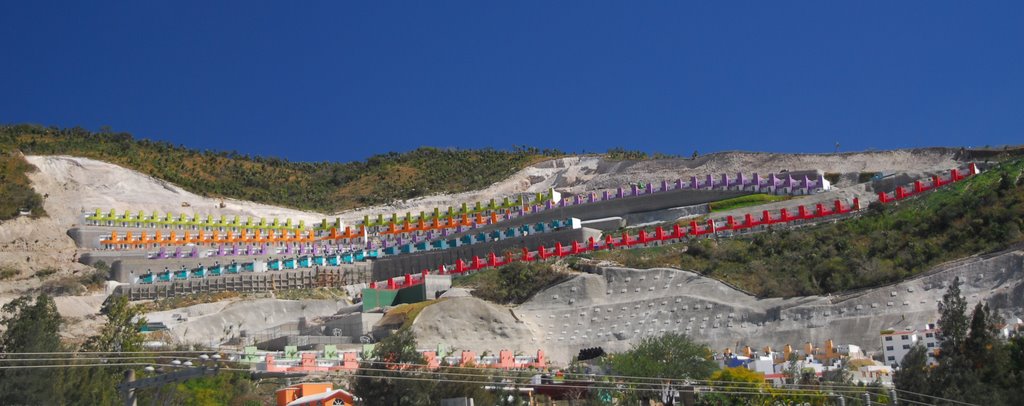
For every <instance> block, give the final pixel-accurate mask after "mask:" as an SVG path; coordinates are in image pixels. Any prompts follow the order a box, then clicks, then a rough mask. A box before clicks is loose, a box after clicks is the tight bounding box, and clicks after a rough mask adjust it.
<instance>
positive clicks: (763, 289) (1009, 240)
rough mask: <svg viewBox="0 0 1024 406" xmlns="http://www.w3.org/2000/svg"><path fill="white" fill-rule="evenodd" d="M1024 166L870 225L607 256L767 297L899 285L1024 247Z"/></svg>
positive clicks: (879, 210)
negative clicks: (959, 262)
mask: <svg viewBox="0 0 1024 406" xmlns="http://www.w3.org/2000/svg"><path fill="white" fill-rule="evenodd" d="M1022 229H1024V160H1021V159H1017V160H1013V161H1008V162H1005V163H1003V164H1001V165H998V166H996V167H994V168H992V169H991V170H990V171H988V172H984V173H982V174H981V175H979V176H977V177H974V178H971V179H969V180H967V181H965V182H963V183H959V184H955V185H952V186H950V187H947V188H944V189H940V190H938V191H935V192H933V193H930V194H927V195H924V196H921V197H919V198H915V199H911V200H908V201H903V202H900V203H899V204H898V205H896V206H881V205H875V206H872V210H870V211H869V213H868V214H866V215H864V216H863V217H861V218H857V219H852V220H848V221H842V222H838V223H835V224H825V225H821V226H817V227H810V228H801V229H794V230H785V231H776V232H766V233H761V234H755V235H753V236H751V237H745V238H734V239H723V240H697V241H692V242H690V243H689V245H688V246H687V247H682V246H675V247H673V246H668V247H656V248H646V249H636V250H626V251H605V252H600V253H597V254H594V255H593V257H594V258H596V259H603V260H613V261H616V262H619V263H622V264H624V265H626V266H630V267H641V268H647V267H659V266H671V267H674V268H680V269H688V270H694V271H697V272H699V273H701V274H702V275H705V276H709V277H713V278H716V279H720V280H724V281H726V282H729V283H732V284H734V285H735V286H737V287H740V288H742V289H744V290H746V291H748V292H751V293H753V294H755V295H757V296H761V297H778V296H783V297H791V296H803V295H815V294H826V293H832V292H839V291H844V290H849V289H859V288H864V287H870V286H877V285H880V284H885V283H893V282H896V281H899V280H902V279H904V278H907V277H910V276H912V275H916V274H919V273H920V272H922V271H924V270H926V269H928V268H929V267H931V266H934V265H935V264H937V263H940V262H943V261H949V260H953V259H957V258H963V257H967V256H970V255H975V254H981V253H986V252H991V251H996V250H1000V249H1004V248H1006V247H1009V246H1011V245H1013V244H1016V243H1019V242H1022V241H1024V234H1022V233H1021V230H1022Z"/></svg>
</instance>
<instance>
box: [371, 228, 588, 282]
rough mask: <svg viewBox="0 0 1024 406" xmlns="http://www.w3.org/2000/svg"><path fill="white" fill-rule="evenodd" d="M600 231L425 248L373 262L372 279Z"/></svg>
mask: <svg viewBox="0 0 1024 406" xmlns="http://www.w3.org/2000/svg"><path fill="white" fill-rule="evenodd" d="M600 236H601V232H600V231H598V230H594V229H590V228H580V229H575V230H572V229H570V230H560V231H553V232H550V233H544V234H534V235H529V236H526V237H521V238H516V239H508V240H502V241H496V242H493V243H488V244H473V245H464V246H461V247H458V248H452V249H447V250H442V251H426V252H421V253H413V254H407V255H398V256H393V257H385V258H382V259H379V260H377V261H374V262H373V264H372V268H371V269H372V275H373V280H377V281H381V280H385V279H388V278H395V277H400V276H404V275H405V274H418V273H420V272H423V270H424V269H429V270H431V271H435V270H437V268H438V267H439V266H441V265H442V264H446V265H451V264H454V263H455V261H456V260H459V259H462V260H467V259H468V258H473V257H474V256H478V257H481V258H484V257H486V256H487V254H489V253H492V252H494V253H503V252H506V251H515V252H517V253H518V252H519V251H520V250H521V249H522V248H529V249H531V250H533V249H536V248H537V247H538V246H540V245H543V246H545V247H550V246H552V245H554V244H555V243H557V242H560V243H562V244H563V245H569V244H572V242H573V241H586V240H587V239H588V238H590V237H594V238H595V239H596V238H599V237H600Z"/></svg>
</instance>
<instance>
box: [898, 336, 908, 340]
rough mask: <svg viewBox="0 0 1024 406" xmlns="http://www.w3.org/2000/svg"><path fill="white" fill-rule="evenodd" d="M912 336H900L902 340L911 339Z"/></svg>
mask: <svg viewBox="0 0 1024 406" xmlns="http://www.w3.org/2000/svg"><path fill="white" fill-rule="evenodd" d="M909 339H910V336H900V340H909Z"/></svg>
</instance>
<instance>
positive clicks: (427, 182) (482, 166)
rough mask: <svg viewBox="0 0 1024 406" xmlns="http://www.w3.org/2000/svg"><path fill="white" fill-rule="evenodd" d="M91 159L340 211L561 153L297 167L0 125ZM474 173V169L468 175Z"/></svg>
mask: <svg viewBox="0 0 1024 406" xmlns="http://www.w3.org/2000/svg"><path fill="white" fill-rule="evenodd" d="M13 150H20V151H21V152H22V153H24V154H25V155H72V156H79V157H88V158H93V159H98V160H102V161H106V162H109V163H113V164H117V165H121V166H124V167H126V168H130V169H134V170H137V171H139V172H142V173H145V174H147V175H150V176H153V177H156V178H159V179H163V180H166V181H168V182H171V183H174V184H176V185H179V186H181V187H182V188H184V189H186V190H189V191H191V192H194V193H196V194H199V195H202V196H208V197H228V198H234V199H240V200H249V201H253V202H257V203H267V204H274V205H278V206H287V207H293V208H299V209H305V210H314V211H321V212H328V213H330V212H337V211H341V210H344V209H351V208H355V207H360V206H368V205H374V204H380V203H387V202H391V201H394V200H398V199H409V198H414V197H419V196H425V195H430V194H439V193H449V192H463V191H468V190H474V189H480V188H484V187H486V186H487V185H490V184H491V183H494V182H496V181H499V180H501V179H505V178H507V177H508V176H510V175H512V174H513V173H515V172H516V171H518V170H520V169H522V168H524V167H526V166H528V165H530V164H533V163H536V162H539V161H541V160H544V159H547V158H550V157H553V156H559V155H562V154H561V153H560V152H558V151H540V150H538V149H535V148H524V149H519V150H516V151H512V152H507V151H496V150H491V149H482V150H452V149H438V148H430V147H421V148H418V149H415V150H413V151H410V152H406V153H388V154H383V155H376V156H372V157H370V158H368V159H366V160H365V161H361V162H291V161H287V160H284V159H279V158H274V157H250V156H248V155H241V154H238V153H237V152H227V151H219V152H214V151H198V150H194V149H189V148H186V147H183V146H174V145H172V144H170V143H166V142H155V141H150V140H147V139H136V138H134V137H132V135H131V134H127V133H111V132H102V133H95V132H90V131H87V130H84V129H81V128H70V129H58V128H46V127H41V126H34V125H0V151H13ZM469 168H472V170H470V169H469Z"/></svg>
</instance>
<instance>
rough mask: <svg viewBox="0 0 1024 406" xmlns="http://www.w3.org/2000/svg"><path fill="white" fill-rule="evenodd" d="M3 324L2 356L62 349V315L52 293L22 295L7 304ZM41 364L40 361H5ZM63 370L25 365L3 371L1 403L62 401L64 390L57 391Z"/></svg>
mask: <svg viewBox="0 0 1024 406" xmlns="http://www.w3.org/2000/svg"><path fill="white" fill-rule="evenodd" d="M2 310H3V311H2V313H3V315H4V316H3V318H2V319H0V325H2V326H3V327H4V331H3V333H2V334H0V353H3V354H5V355H3V356H0V357H5V358H7V357H11V354H12V353H15V354H16V353H46V352H59V351H62V350H63V349H64V348H63V346H62V345H61V343H60V336H58V331H59V330H60V325H61V318H60V314H58V313H57V305H56V304H55V303H54V302H53V299H51V298H50V297H49V296H47V295H45V294H42V295H39V296H38V297H36V299H35V303H33V302H32V298H31V297H29V296H22V297H19V298H17V299H14V300H12V301H11V302H9V303H7V304H5V305H4V306H3V309H2ZM19 364H21V365H29V364H32V365H39V363H38V362H36V363H33V362H18V363H16V364H15V363H5V365H7V366H11V365H19ZM63 377H64V371H63V370H62V369H58V368H23V369H20V368H19V369H2V370H0V404H4V405H7V404H40V405H42V404H61V403H63V399H62V397H61V391H60V390H55V389H56V388H55V387H57V386H59V384H60V383H61V382H62V381H63Z"/></svg>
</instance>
